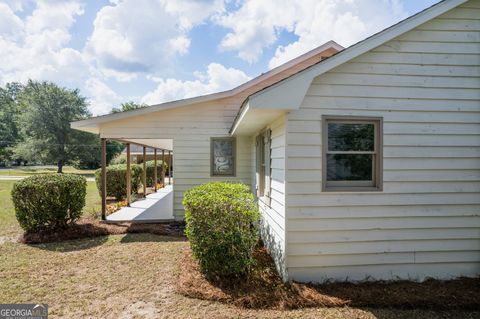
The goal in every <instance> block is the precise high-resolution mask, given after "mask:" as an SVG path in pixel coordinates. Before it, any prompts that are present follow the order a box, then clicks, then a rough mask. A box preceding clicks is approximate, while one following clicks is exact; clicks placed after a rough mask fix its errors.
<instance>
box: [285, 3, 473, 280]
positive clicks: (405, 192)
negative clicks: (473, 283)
mask: <svg viewBox="0 0 480 319" xmlns="http://www.w3.org/2000/svg"><path fill="white" fill-rule="evenodd" d="M467 7H468V9H466V8H467ZM325 115H330V116H367V117H382V118H383V144H384V146H383V158H384V160H383V166H384V167H383V192H376V193H369V192H355V193H346V192H328V193H326V192H322V116H325ZM286 141H287V146H286V154H288V155H287V160H286V163H287V173H286V192H287V194H288V195H287V197H286V203H287V235H286V238H287V270H288V276H289V279H292V280H303V281H311V280H313V281H322V280H325V279H328V278H333V279H337V280H345V279H347V278H348V279H350V280H363V279H366V278H370V279H372V278H377V279H396V278H405V279H419V280H422V279H424V278H426V277H428V276H433V277H439V278H450V277H455V276H459V275H466V276H474V275H478V274H479V273H480V5H479V2H478V1H470V2H468V3H466V4H464V5H462V6H460V7H459V8H456V9H453V10H451V11H450V12H448V13H446V14H444V15H442V16H440V17H438V18H435V19H433V20H431V21H429V22H427V23H425V24H423V25H421V26H419V27H417V28H416V29H414V30H412V31H410V32H407V33H405V34H404V35H402V36H400V37H398V38H396V39H394V40H393V41H390V42H388V43H385V44H384V45H382V46H380V47H378V48H376V49H374V50H372V51H370V52H368V53H365V54H363V55H361V56H359V57H357V58H355V59H353V60H351V61H350V62H348V63H345V64H343V65H341V66H339V67H337V68H335V69H333V70H332V71H330V72H327V73H325V74H323V75H320V76H318V77H317V78H316V79H315V80H314V81H313V83H312V84H311V86H310V88H309V90H308V92H307V94H306V96H305V98H304V100H303V103H302V106H301V108H300V109H299V110H295V111H291V112H290V114H289V115H288V117H287V133H286Z"/></svg>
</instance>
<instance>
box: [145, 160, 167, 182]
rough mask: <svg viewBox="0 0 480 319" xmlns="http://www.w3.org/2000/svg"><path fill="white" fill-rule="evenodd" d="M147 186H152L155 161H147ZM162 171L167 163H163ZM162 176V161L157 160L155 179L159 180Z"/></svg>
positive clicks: (165, 168)
mask: <svg viewBox="0 0 480 319" xmlns="http://www.w3.org/2000/svg"><path fill="white" fill-rule="evenodd" d="M146 166H147V186H149V187H153V186H154V185H153V178H154V172H155V161H147V163H146ZM163 167H164V171H165V172H166V170H167V168H168V165H167V163H163ZM161 176H162V161H159V160H157V181H160V178H161Z"/></svg>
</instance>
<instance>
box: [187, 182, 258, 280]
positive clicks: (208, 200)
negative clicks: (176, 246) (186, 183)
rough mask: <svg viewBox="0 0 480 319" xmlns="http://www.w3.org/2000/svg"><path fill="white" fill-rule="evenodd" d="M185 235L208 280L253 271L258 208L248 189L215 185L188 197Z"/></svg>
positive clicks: (241, 186) (193, 190)
mask: <svg viewBox="0 0 480 319" xmlns="http://www.w3.org/2000/svg"><path fill="white" fill-rule="evenodd" d="M183 205H184V206H185V210H186V215H185V218H186V222H187V226H186V229H185V233H186V235H187V237H188V239H189V241H190V246H191V248H192V253H193V256H194V257H195V258H196V259H197V260H198V261H199V264H200V268H201V270H202V271H203V272H204V273H205V274H206V275H207V276H209V277H226V276H239V275H243V274H245V273H247V272H248V271H249V270H250V267H251V266H252V264H253V262H254V260H253V257H252V253H253V249H254V247H255V244H256V243H257V241H258V221H259V218H260V214H259V210H258V206H257V204H256V203H255V201H254V197H253V195H252V193H251V192H250V189H249V187H248V186H247V185H244V184H233V183H222V182H213V183H207V184H203V185H200V186H197V187H194V188H192V189H190V190H189V191H187V192H186V193H185V196H184V199H183Z"/></svg>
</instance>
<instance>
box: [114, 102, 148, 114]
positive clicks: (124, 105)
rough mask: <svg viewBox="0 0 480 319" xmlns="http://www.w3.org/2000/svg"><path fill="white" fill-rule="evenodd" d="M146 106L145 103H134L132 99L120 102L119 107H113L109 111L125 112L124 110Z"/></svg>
mask: <svg viewBox="0 0 480 319" xmlns="http://www.w3.org/2000/svg"><path fill="white" fill-rule="evenodd" d="M147 106H148V105H147V104H143V103H135V102H133V101H129V102H125V103H122V104H120V107H119V108H117V107H114V108H113V109H112V112H111V113H120V112H126V111H131V110H136V109H141V108H144V107H147Z"/></svg>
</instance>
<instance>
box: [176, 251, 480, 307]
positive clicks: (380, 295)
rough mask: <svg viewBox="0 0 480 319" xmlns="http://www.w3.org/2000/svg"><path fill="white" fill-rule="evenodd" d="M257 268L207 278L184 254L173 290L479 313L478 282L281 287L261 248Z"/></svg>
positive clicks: (281, 302) (237, 301)
mask: <svg viewBox="0 0 480 319" xmlns="http://www.w3.org/2000/svg"><path fill="white" fill-rule="evenodd" d="M255 259H256V260H257V265H256V267H255V269H254V270H253V271H252V274H251V275H250V276H249V278H246V279H245V278H244V279H223V280H221V279H216V280H207V279H206V278H205V277H204V276H203V275H202V274H201V273H200V271H199V267H198V264H197V263H196V262H195V261H194V260H193V259H192V256H191V252H190V250H186V251H185V252H184V257H183V260H182V270H181V272H180V274H179V278H178V281H177V286H176V290H177V291H178V292H179V293H180V294H182V295H184V296H187V297H191V298H197V299H203V300H211V301H220V302H223V303H227V304H233V305H236V306H239V307H243V308H256V309H281V310H285V309H298V308H305V307H341V306H351V307H373V308H376V307H378V308H402V309H413V308H423V309H435V310H445V309H462V310H479V309H480V278H460V279H455V280H448V281H439V280H433V279H430V280H427V281H424V282H422V283H417V282H411V281H391V282H387V281H376V282H362V283H356V284H353V283H345V282H336V283H327V284H317V285H314V284H303V283H296V282H293V283H290V284H284V283H283V282H282V280H281V279H280V277H279V276H278V274H277V272H276V270H275V266H274V263H273V260H272V259H271V257H270V256H269V254H268V253H267V251H266V250H265V248H264V247H262V246H258V247H257V248H256V250H255Z"/></svg>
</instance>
